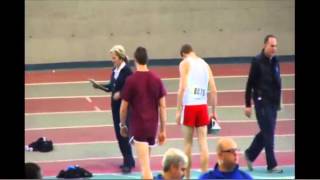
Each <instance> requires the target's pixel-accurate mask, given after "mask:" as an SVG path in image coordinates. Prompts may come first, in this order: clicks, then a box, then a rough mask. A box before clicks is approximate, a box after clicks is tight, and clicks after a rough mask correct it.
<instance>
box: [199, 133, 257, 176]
mask: <svg viewBox="0 0 320 180" xmlns="http://www.w3.org/2000/svg"><path fill="white" fill-rule="evenodd" d="M238 151H239V149H238V147H237V144H236V142H235V141H234V140H233V139H231V138H227V137H223V138H220V139H219V140H218V143H217V161H218V162H217V163H216V165H215V166H214V168H213V169H212V170H210V171H208V172H206V173H203V174H201V175H200V177H199V179H252V177H251V175H249V174H248V173H246V172H244V171H242V170H241V169H239V164H238V161H239V154H238Z"/></svg>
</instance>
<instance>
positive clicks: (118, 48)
mask: <svg viewBox="0 0 320 180" xmlns="http://www.w3.org/2000/svg"><path fill="white" fill-rule="evenodd" d="M110 52H111V53H116V54H117V55H118V56H119V57H120V58H121V59H126V50H125V49H124V47H123V46H122V45H115V46H113V47H112V48H111V49H110Z"/></svg>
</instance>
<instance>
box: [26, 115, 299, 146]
mask: <svg viewBox="0 0 320 180" xmlns="http://www.w3.org/2000/svg"><path fill="white" fill-rule="evenodd" d="M110 121H112V120H111V119H110ZM166 127H167V138H183V136H182V131H181V126H178V125H167V126H166ZM221 127H222V130H221V132H220V133H219V136H250V135H252V136H253V135H254V134H256V133H257V132H258V131H259V128H258V125H257V122H255V121H252V122H245V123H240V122H234V123H224V122H221ZM276 134H278V135H279V134H294V121H293V120H292V121H279V122H277V127H276ZM42 136H45V137H47V138H48V139H52V140H54V142H55V143H72V142H89V141H115V140H116V138H115V136H114V128H113V126H107V127H106V126H105V127H87V128H72V129H48V130H31V131H26V133H25V143H26V144H29V143H31V142H32V141H34V140H35V139H37V138H39V137H42ZM75 137H77V138H75Z"/></svg>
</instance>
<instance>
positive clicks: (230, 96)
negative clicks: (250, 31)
mask: <svg viewBox="0 0 320 180" xmlns="http://www.w3.org/2000/svg"><path fill="white" fill-rule="evenodd" d="M211 67H212V69H213V74H214V75H215V76H240V75H242V76H243V75H244V76H246V75H247V74H248V71H249V64H227V65H220V64H219V65H212V66H211ZM151 70H152V71H154V72H155V73H156V74H158V75H159V76H160V77H161V78H177V77H178V76H179V74H178V67H177V66H170V67H156V68H151ZM281 72H282V74H294V73H295V72H294V63H281ZM110 73H111V69H110V68H99V69H78V70H61V71H57V72H51V71H38V72H26V73H25V77H26V78H25V83H26V84H36V83H57V82H74V81H87V80H88V79H90V78H92V79H95V80H98V81H105V80H107V79H108V78H109V76H110ZM294 95H295V94H294V90H286V91H283V103H285V104H287V103H294ZM218 97H219V104H218V105H219V106H229V105H232V106H234V105H243V101H244V94H243V92H220V93H219V94H218ZM89 98H90V97H89ZM175 103H176V94H170V95H168V96H167V105H168V107H174V106H175ZM109 104H110V97H91V98H90V101H88V99H86V98H53V99H28V100H26V101H25V113H38V112H43V113H45V112H69V111H89V110H92V111H94V110H96V109H95V107H98V108H99V109H100V110H109V109H110V105H109ZM169 118H170V117H169ZM221 125H222V126H223V129H222V130H221V133H220V135H222V136H224V135H229V136H241V135H253V134H255V133H256V132H257V131H258V127H257V124H256V122H232V123H224V122H221ZM167 128H168V129H167V133H168V134H167V137H170V138H181V137H182V133H181V131H177V129H178V128H179V127H178V126H177V125H168V127H167ZM179 129H180V128H179ZM276 134H277V135H279V134H294V120H286V121H279V122H278V124H277V129H276ZM25 135H26V136H25V137H26V138H25V141H26V143H29V142H31V141H33V140H34V139H36V138H38V137H39V136H44V135H45V136H46V137H48V138H50V139H54V141H55V142H56V143H68V142H69V143H70V142H73V143H74V142H90V141H114V140H115V137H114V132H113V128H112V127H110V126H106V127H93V128H71V129H63V128H61V129H51V130H29V131H26V132H25ZM74 137H77V138H76V139H75V138H74ZM276 154H277V158H278V163H279V164H280V165H292V164H294V163H295V160H294V150H293V151H288V152H276ZM161 158H162V157H160V156H153V157H152V158H151V166H152V169H153V170H160V163H159V162H161ZM192 159H193V167H200V163H199V157H198V155H197V154H195V155H193V158H192ZM214 159H215V157H214V156H213V155H212V154H211V155H210V162H215V161H214ZM121 161H122V160H121V158H118V157H116V158H110V159H108V158H106V159H93V160H89V159H87V160H77V161H67V162H40V163H39V164H40V165H41V167H42V168H43V169H44V174H45V176H54V175H56V174H57V172H59V171H60V170H61V169H62V168H63V167H67V166H68V165H70V164H79V165H81V166H83V167H85V168H87V169H90V170H94V171H93V172H94V173H113V172H118V171H119V170H118V167H117V166H118V165H119V164H121ZM136 163H137V164H136V168H135V169H134V171H138V170H139V168H138V167H139V165H138V162H137V161H136ZM240 165H241V166H243V165H244V160H243V156H240ZM255 165H265V156H264V154H261V155H260V156H259V157H258V159H257V160H256V161H255Z"/></svg>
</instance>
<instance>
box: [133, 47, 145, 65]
mask: <svg viewBox="0 0 320 180" xmlns="http://www.w3.org/2000/svg"><path fill="white" fill-rule="evenodd" d="M134 57H135V59H136V61H137V62H138V63H139V64H140V65H145V64H147V62H148V54H147V50H146V48H144V47H141V46H139V47H138V48H137V49H136V51H135V52H134Z"/></svg>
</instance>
